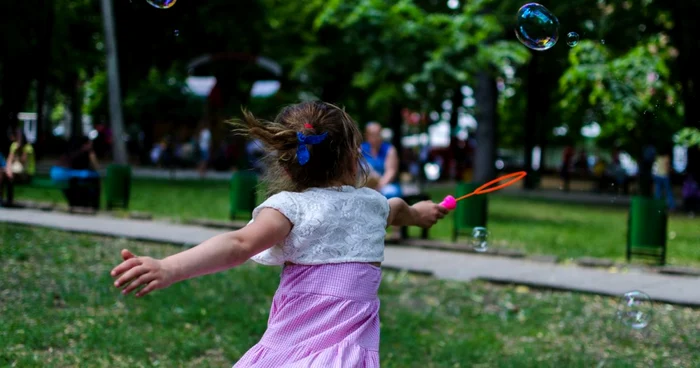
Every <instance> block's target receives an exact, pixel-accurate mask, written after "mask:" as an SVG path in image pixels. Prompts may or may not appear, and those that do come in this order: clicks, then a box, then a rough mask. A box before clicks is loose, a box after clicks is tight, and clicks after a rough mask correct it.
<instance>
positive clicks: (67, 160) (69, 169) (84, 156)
mask: <svg viewBox="0 0 700 368" xmlns="http://www.w3.org/2000/svg"><path fill="white" fill-rule="evenodd" d="M99 169H100V165H99V162H98V161H97V155H96V154H95V151H94V150H93V146H92V141H91V140H90V139H89V138H87V137H80V138H77V139H75V140H74V141H73V142H72V144H71V147H70V150H69V152H68V154H66V155H64V156H63V157H61V163H60V166H58V167H53V168H52V169H51V179H52V180H54V181H68V182H69V185H68V188H67V189H64V190H63V194H64V195H65V197H66V200H67V201H68V205H69V206H70V207H71V208H73V207H89V208H93V209H95V210H97V209H99V208H100V175H99V174H98V172H97V171H98V170H99Z"/></svg>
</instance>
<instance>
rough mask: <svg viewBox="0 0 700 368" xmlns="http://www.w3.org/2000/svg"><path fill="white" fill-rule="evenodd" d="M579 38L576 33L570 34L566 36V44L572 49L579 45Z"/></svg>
mask: <svg viewBox="0 0 700 368" xmlns="http://www.w3.org/2000/svg"><path fill="white" fill-rule="evenodd" d="M578 40H579V36H578V33H576V32H569V33H567V34H566V44H567V45H569V46H570V47H574V46H576V45H578Z"/></svg>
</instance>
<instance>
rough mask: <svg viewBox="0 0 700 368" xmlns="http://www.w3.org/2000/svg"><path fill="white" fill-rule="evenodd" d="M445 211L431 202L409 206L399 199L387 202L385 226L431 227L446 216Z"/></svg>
mask: <svg viewBox="0 0 700 368" xmlns="http://www.w3.org/2000/svg"><path fill="white" fill-rule="evenodd" d="M447 212H448V211H447V209H446V208H445V207H443V206H441V205H439V204H436V203H433V202H431V201H422V202H418V203H416V204H414V205H413V206H409V205H408V204H407V203H406V202H405V201H404V200H403V199H401V198H391V199H390V200H389V218H388V219H387V226H420V227H424V228H427V227H431V226H433V225H435V223H436V222H437V220H440V219H442V218H443V217H445V215H447Z"/></svg>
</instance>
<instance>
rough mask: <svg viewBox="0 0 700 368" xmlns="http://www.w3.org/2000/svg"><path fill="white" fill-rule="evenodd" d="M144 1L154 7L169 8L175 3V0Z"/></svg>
mask: <svg viewBox="0 0 700 368" xmlns="http://www.w3.org/2000/svg"><path fill="white" fill-rule="evenodd" d="M146 2H147V3H149V4H151V5H152V6H153V7H154V8H158V9H169V8H172V7H173V5H175V3H176V2H177V0H146Z"/></svg>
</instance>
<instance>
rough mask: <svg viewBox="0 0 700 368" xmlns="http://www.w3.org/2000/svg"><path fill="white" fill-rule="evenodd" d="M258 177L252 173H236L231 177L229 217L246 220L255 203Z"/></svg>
mask: <svg viewBox="0 0 700 368" xmlns="http://www.w3.org/2000/svg"><path fill="white" fill-rule="evenodd" d="M257 185H258V175H257V174H256V173H254V172H252V171H237V172H235V173H233V175H231V186H230V189H229V192H230V193H229V195H230V213H229V215H230V217H231V220H235V219H238V218H245V219H248V218H250V216H251V213H252V212H253V209H255V205H256V202H257V194H256V193H257V190H256V186H257Z"/></svg>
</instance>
